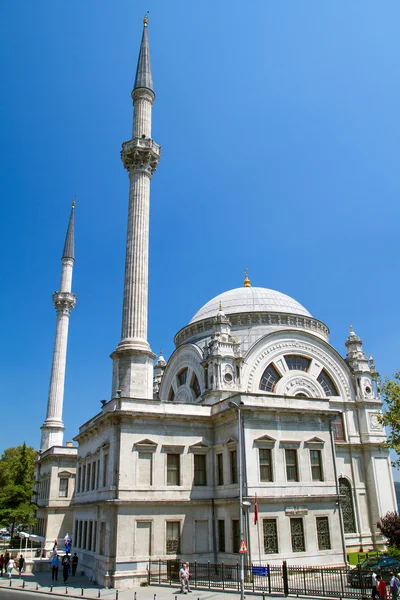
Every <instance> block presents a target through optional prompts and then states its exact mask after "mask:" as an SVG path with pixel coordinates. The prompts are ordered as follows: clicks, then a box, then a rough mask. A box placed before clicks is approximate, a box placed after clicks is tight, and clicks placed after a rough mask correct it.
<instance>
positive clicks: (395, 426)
mask: <svg viewBox="0 0 400 600" xmlns="http://www.w3.org/2000/svg"><path fill="white" fill-rule="evenodd" d="M379 390H380V392H381V394H382V399H383V400H384V401H385V403H386V409H385V412H384V413H383V415H382V416H381V418H380V421H381V423H382V425H385V426H387V427H389V435H388V436H387V446H388V448H391V449H392V450H394V451H395V452H396V454H397V456H398V458H397V459H396V460H394V461H393V466H395V467H400V371H395V373H394V375H393V379H391V378H390V377H385V379H383V380H382V381H381V382H380V385H379Z"/></svg>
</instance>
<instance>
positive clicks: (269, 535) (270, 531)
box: [263, 519, 278, 554]
mask: <svg viewBox="0 0 400 600" xmlns="http://www.w3.org/2000/svg"><path fill="white" fill-rule="evenodd" d="M263 533H264V554H278V531H277V527H276V519H263Z"/></svg>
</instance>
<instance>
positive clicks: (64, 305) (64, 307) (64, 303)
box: [53, 292, 76, 315]
mask: <svg viewBox="0 0 400 600" xmlns="http://www.w3.org/2000/svg"><path fill="white" fill-rule="evenodd" d="M53 303H54V307H55V309H56V311H57V313H61V314H64V315H69V314H70V312H71V310H72V309H73V308H74V306H75V304H76V296H75V294H70V293H69V292H55V294H53Z"/></svg>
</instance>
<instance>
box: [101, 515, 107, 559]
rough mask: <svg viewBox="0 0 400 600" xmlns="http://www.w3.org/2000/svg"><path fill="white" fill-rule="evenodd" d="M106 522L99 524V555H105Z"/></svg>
mask: <svg viewBox="0 0 400 600" xmlns="http://www.w3.org/2000/svg"><path fill="white" fill-rule="evenodd" d="M105 544H106V522H105V521H101V523H100V554H102V555H103V556H104V555H105V547H106V545H105Z"/></svg>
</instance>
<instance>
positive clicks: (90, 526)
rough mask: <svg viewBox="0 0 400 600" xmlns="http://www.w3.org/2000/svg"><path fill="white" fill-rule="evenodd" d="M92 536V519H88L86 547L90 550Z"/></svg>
mask: <svg viewBox="0 0 400 600" xmlns="http://www.w3.org/2000/svg"><path fill="white" fill-rule="evenodd" d="M92 537H93V521H89V536H88V541H87V549H88V550H89V551H91V550H92Z"/></svg>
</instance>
